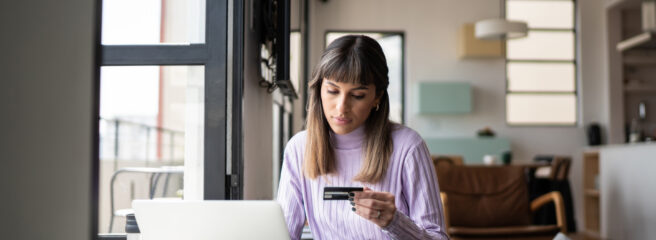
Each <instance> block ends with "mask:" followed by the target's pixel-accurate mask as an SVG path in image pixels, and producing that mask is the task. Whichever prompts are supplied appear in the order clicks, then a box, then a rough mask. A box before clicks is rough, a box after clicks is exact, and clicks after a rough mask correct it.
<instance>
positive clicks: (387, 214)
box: [355, 205, 394, 227]
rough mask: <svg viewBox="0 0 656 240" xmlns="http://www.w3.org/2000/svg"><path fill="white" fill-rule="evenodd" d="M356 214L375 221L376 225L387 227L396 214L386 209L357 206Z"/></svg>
mask: <svg viewBox="0 0 656 240" xmlns="http://www.w3.org/2000/svg"><path fill="white" fill-rule="evenodd" d="M355 213H356V214H358V215H360V216H361V217H363V218H365V219H368V220H370V221H373V222H374V223H376V224H378V225H381V227H382V226H385V225H386V224H385V223H388V222H389V221H391V220H392V218H393V217H394V212H391V211H390V210H386V209H375V208H370V207H367V206H361V205H356V206H355Z"/></svg>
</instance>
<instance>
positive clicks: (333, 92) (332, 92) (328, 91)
mask: <svg viewBox="0 0 656 240" xmlns="http://www.w3.org/2000/svg"><path fill="white" fill-rule="evenodd" d="M326 92H327V93H329V94H332V95H335V94H337V93H339V92H337V91H330V90H327V91H326Z"/></svg>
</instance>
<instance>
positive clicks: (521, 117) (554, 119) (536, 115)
mask: <svg viewBox="0 0 656 240" xmlns="http://www.w3.org/2000/svg"><path fill="white" fill-rule="evenodd" d="M506 119H507V121H508V123H509V124H516V125H522V124H530V125H534V124H544V125H572V124H575V123H576V94H518V93H514V94H513V93H511V94H508V95H507V96H506Z"/></svg>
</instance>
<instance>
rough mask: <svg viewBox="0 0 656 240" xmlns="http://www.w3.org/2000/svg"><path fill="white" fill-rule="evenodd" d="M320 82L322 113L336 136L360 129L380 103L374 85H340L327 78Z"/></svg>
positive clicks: (340, 83)
mask: <svg viewBox="0 0 656 240" xmlns="http://www.w3.org/2000/svg"><path fill="white" fill-rule="evenodd" d="M322 82H323V83H322V84H321V103H322V107H323V113H324V116H326V119H327V120H328V125H330V128H331V129H332V130H333V132H335V133H337V134H347V133H350V132H351V131H353V130H355V129H356V128H358V127H360V125H362V124H363V123H364V122H365V120H367V118H368V117H369V114H370V113H371V110H372V109H373V108H375V107H376V105H377V104H378V102H379V101H380V97H376V86H375V85H374V84H369V85H361V84H352V83H342V82H336V81H332V80H330V79H327V78H324V79H323V81H322Z"/></svg>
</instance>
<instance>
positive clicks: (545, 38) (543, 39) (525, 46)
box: [506, 31, 574, 60]
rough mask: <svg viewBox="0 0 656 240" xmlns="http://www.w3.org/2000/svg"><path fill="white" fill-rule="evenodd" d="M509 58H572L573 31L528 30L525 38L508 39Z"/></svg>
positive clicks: (507, 55)
mask: <svg viewBox="0 0 656 240" xmlns="http://www.w3.org/2000/svg"><path fill="white" fill-rule="evenodd" d="M506 57H507V58H508V59H510V60H514V59H527V60H574V33H573V32H571V31H564V32H554V31H529V32H528V36H527V37H525V38H519V39H511V40H508V52H507V54H506Z"/></svg>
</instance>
